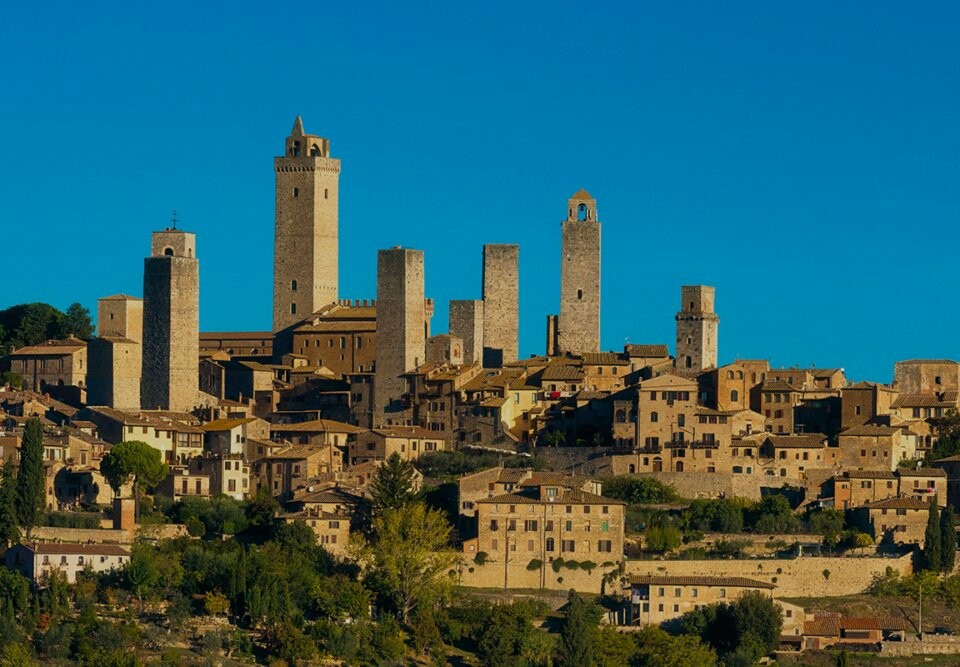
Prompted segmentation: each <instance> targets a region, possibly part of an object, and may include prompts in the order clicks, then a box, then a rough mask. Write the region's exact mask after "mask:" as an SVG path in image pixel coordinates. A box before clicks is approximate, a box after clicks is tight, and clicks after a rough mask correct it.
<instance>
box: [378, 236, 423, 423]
mask: <svg viewBox="0 0 960 667" xmlns="http://www.w3.org/2000/svg"><path fill="white" fill-rule="evenodd" d="M423 278H424V276H423V251H422V250H410V249H407V248H400V247H397V248H390V249H388V250H381V251H379V252H378V253H377V359H376V368H375V374H374V385H373V389H374V394H373V395H374V425H375V426H379V425H382V424H384V423H385V421H386V420H387V419H389V418H386V419H385V417H384V414H385V413H389V412H392V411H393V410H394V408H395V407H396V405H397V402H398V401H399V400H400V397H401V396H402V395H403V394H404V392H405V391H406V388H407V383H406V380H405V379H404V378H403V377H401V375H403V373H406V372H407V371H410V370H413V369H414V368H416V367H417V366H419V365H421V364H423V363H424V362H425V359H426V354H427V336H428V332H427V328H428V325H427V314H426V310H425V309H426V301H425V299H424V296H423V290H424V282H423Z"/></svg>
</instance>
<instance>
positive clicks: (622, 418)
mask: <svg viewBox="0 0 960 667" xmlns="http://www.w3.org/2000/svg"><path fill="white" fill-rule="evenodd" d="M626 421H627V412H626V411H625V410H623V409H622V408H621V409H620V410H617V423H618V424H624V423H626Z"/></svg>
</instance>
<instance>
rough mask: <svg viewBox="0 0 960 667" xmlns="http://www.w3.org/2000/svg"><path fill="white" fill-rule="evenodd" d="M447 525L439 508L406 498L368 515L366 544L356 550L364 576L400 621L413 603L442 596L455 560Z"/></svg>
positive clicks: (427, 602)
mask: <svg viewBox="0 0 960 667" xmlns="http://www.w3.org/2000/svg"><path fill="white" fill-rule="evenodd" d="M449 540H450V525H449V524H448V523H447V520H446V517H444V515H443V513H442V512H438V511H436V510H429V509H427V508H426V506H425V505H424V504H423V503H418V502H412V503H407V504H405V505H402V506H400V507H397V508H395V509H386V510H384V511H383V512H382V513H381V514H379V515H377V516H376V517H374V520H373V525H372V538H371V542H370V543H369V544H366V543H361V547H360V549H361V553H362V554H363V556H364V560H366V561H367V562H368V563H369V565H370V573H369V575H368V580H369V582H370V583H371V584H372V586H373V588H374V589H375V590H378V592H379V593H380V594H381V595H382V596H383V598H384V599H385V600H386V601H387V602H388V603H389V604H390V605H391V606H392V607H393V609H394V610H395V611H396V613H397V616H398V617H399V618H400V620H401V621H402V622H403V623H404V624H408V623H409V622H410V618H411V616H412V615H413V612H414V611H416V610H417V608H418V607H429V606H432V605H435V604H438V603H440V602H442V601H444V600H446V598H447V596H448V595H449V592H450V589H451V587H452V584H453V578H452V577H451V576H450V574H449V572H450V570H451V568H452V567H453V566H454V564H455V563H456V562H457V554H456V553H455V552H454V551H453V550H452V549H451V548H450V545H449Z"/></svg>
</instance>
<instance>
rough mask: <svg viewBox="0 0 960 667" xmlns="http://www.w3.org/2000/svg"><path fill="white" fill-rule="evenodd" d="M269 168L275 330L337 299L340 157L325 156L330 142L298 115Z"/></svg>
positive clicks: (283, 327) (293, 322) (285, 326)
mask: <svg viewBox="0 0 960 667" xmlns="http://www.w3.org/2000/svg"><path fill="white" fill-rule="evenodd" d="M273 167H274V171H275V172H276V221H275V229H274V243H273V330H274V331H280V330H282V329H285V328H287V327H288V326H290V325H292V324H295V323H297V322H299V321H301V320H303V319H304V318H306V317H309V316H310V315H312V314H313V313H315V312H316V311H318V310H320V308H322V307H323V306H326V305H328V304H331V303H335V302H336V301H337V279H338V274H337V271H338V251H339V246H338V224H339V220H338V201H339V199H338V196H339V182H340V160H338V159H336V158H332V157H330V140H329V139H324V138H322V137H318V136H316V135H313V134H306V133H305V132H304V130H303V121H302V120H301V119H300V116H297V119H296V121H295V122H294V124H293V130H291V132H290V136H289V137H287V140H286V143H285V146H284V153H283V156H281V157H276V158H274V160H273Z"/></svg>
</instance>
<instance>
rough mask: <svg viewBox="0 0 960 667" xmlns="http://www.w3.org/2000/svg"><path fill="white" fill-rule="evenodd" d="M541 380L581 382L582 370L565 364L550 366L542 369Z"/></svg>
mask: <svg viewBox="0 0 960 667" xmlns="http://www.w3.org/2000/svg"><path fill="white" fill-rule="evenodd" d="M540 377H541V379H543V380H582V379H583V369H582V368H580V367H578V366H569V365H567V364H551V365H549V366H547V367H546V368H544V369H543V374H542V375H541V376H540Z"/></svg>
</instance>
